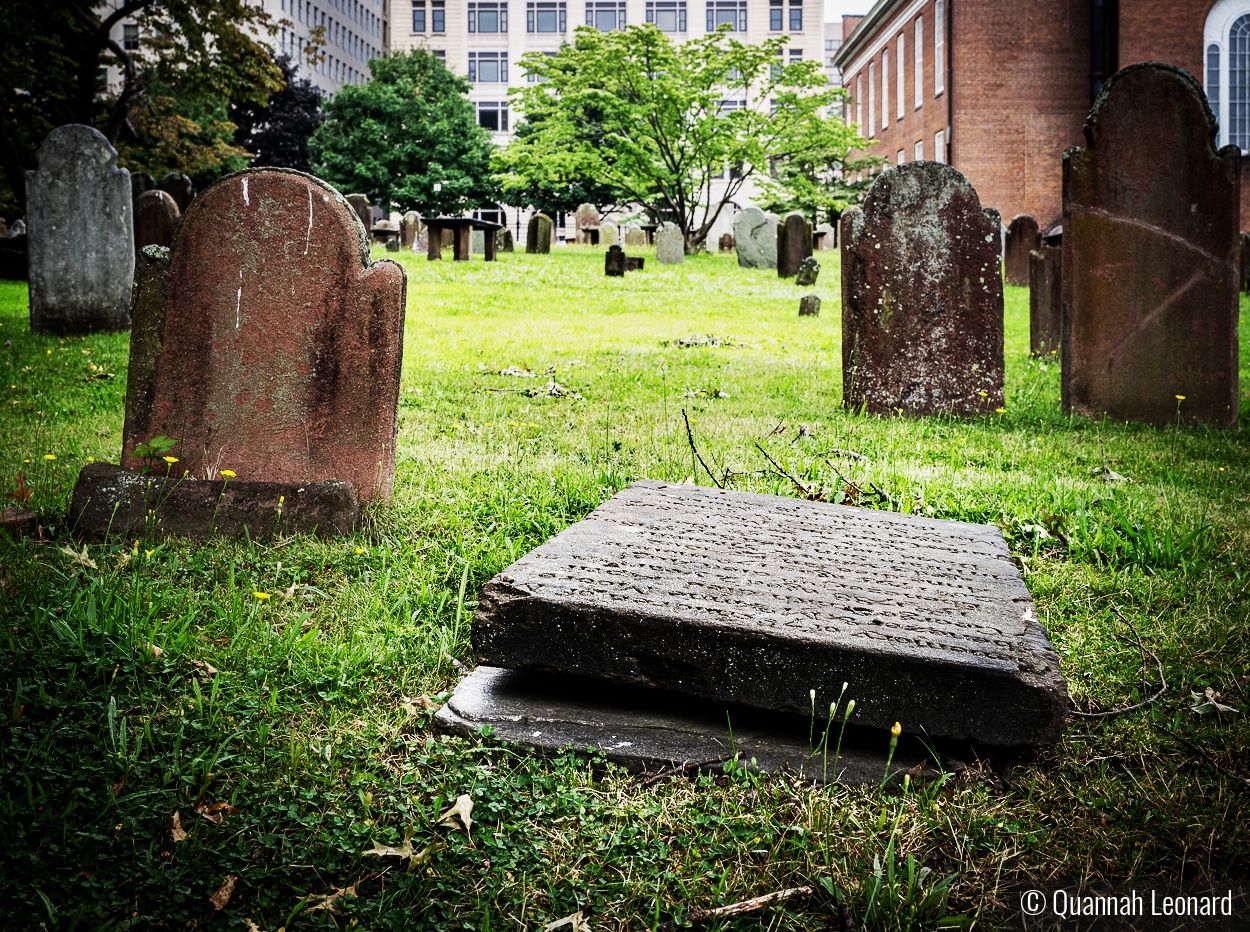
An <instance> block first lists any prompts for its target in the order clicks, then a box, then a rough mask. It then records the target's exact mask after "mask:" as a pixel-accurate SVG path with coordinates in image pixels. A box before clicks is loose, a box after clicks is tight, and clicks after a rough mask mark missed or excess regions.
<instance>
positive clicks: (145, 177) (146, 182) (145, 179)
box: [130, 172, 156, 201]
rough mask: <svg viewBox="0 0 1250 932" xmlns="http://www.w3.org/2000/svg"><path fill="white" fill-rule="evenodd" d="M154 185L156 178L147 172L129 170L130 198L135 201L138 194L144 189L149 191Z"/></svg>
mask: <svg viewBox="0 0 1250 932" xmlns="http://www.w3.org/2000/svg"><path fill="white" fill-rule="evenodd" d="M155 187H156V179H155V178H153V177H152V176H151V175H149V174H148V173H147V172H131V173H130V196H131V200H135V201H137V200H138V199H139V195H140V194H142V193H143V192H144V191H151V190H152V189H153V188H155Z"/></svg>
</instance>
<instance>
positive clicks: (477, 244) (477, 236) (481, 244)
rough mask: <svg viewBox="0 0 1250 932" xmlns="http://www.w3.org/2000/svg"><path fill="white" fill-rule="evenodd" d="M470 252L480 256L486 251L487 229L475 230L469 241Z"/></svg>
mask: <svg viewBox="0 0 1250 932" xmlns="http://www.w3.org/2000/svg"><path fill="white" fill-rule="evenodd" d="M469 252H470V253H471V254H472V255H475V256H480V255H482V254H484V253H485V252H486V231H485V230H474V231H473V236H472V238H471V239H470V243H469Z"/></svg>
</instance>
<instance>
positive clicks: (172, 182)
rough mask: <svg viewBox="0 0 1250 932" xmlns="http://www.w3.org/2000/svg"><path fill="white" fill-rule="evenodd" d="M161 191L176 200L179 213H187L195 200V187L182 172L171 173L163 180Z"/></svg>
mask: <svg viewBox="0 0 1250 932" xmlns="http://www.w3.org/2000/svg"><path fill="white" fill-rule="evenodd" d="M160 189H161V190H162V191H164V192H165V193H166V194H168V195H169V196H170V197H172V198H173V199H174V203H175V204H177V205H178V212H179V213H184V214H185V213H186V212H187V208H188V207H190V206H191V201H192V200H193V199H194V198H195V185H194V184H192V183H191V179H190V178H189V177H187V176H186V175H184V174H183V173H182V172H170V173H169V174H168V175H166V176H165V177H164V178H162V179H161V183H160Z"/></svg>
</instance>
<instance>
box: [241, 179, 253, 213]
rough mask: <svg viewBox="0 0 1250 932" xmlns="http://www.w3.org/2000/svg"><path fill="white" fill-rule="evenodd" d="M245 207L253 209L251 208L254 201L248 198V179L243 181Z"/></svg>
mask: <svg viewBox="0 0 1250 932" xmlns="http://www.w3.org/2000/svg"><path fill="white" fill-rule="evenodd" d="M243 206H244V207H251V206H252V201H251V199H250V198H249V197H248V196H247V179H246V178H244V179H243Z"/></svg>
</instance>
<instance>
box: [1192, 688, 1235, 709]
mask: <svg viewBox="0 0 1250 932" xmlns="http://www.w3.org/2000/svg"><path fill="white" fill-rule="evenodd" d="M1189 694H1190V695H1191V696H1193V697H1194V702H1197V703H1199V704H1198V705H1196V706H1194V707H1193V711H1195V712H1197V713H1198V714H1199V715H1206V714H1207V713H1208V712H1236V711H1237V710H1236V709H1234V708H1233V707H1232V706H1231V705H1224V704H1223V703H1222V702H1220V700H1221V699H1223V698H1224V697H1223V696H1221V695H1220V694H1219V693H1218V692H1216V691H1215V690H1214V689H1212V688H1211V687H1210V686H1208V687H1207V688H1206V689H1204V690H1203V691H1202V692H1200V693H1196V692H1193V691H1191V692H1190V693H1189Z"/></svg>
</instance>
